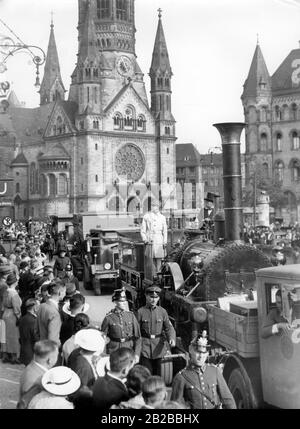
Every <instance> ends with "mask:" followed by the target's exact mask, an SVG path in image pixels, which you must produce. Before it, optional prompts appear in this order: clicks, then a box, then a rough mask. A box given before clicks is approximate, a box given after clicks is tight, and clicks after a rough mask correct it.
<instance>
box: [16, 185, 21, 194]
mask: <svg viewBox="0 0 300 429" xmlns="http://www.w3.org/2000/svg"><path fill="white" fill-rule="evenodd" d="M19 193H20V183H16V194H19Z"/></svg>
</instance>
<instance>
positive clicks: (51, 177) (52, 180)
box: [49, 174, 56, 197]
mask: <svg viewBox="0 0 300 429" xmlns="http://www.w3.org/2000/svg"><path fill="white" fill-rule="evenodd" d="M49 190H50V196H51V197H54V196H55V195H56V178H55V175H54V174H49Z"/></svg>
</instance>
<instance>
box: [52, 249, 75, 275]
mask: <svg viewBox="0 0 300 429" xmlns="http://www.w3.org/2000/svg"><path fill="white" fill-rule="evenodd" d="M67 265H71V260H70V258H69V257H68V256H66V250H64V249H61V250H60V251H59V256H57V258H56V260H55V262H54V265H53V273H54V276H55V277H59V278H60V279H63V278H64V277H65V275H66V267H67Z"/></svg>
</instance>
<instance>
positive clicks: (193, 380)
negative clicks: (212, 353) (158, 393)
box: [171, 331, 236, 409]
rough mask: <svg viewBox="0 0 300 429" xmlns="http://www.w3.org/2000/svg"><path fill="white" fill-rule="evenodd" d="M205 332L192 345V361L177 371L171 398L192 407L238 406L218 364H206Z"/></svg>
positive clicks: (190, 351)
mask: <svg viewBox="0 0 300 429" xmlns="http://www.w3.org/2000/svg"><path fill="white" fill-rule="evenodd" d="M208 347H209V346H208V345H207V337H206V331H203V333H202V335H198V336H197V337H196V338H195V339H194V340H193V341H192V342H191V344H190V347H189V355H190V363H189V364H188V366H187V367H186V368H185V369H183V370H182V371H179V372H178V374H176V376H175V378H174V380H173V384H172V394H171V401H179V402H184V401H185V402H187V403H188V404H189V406H190V407H191V408H199V409H209V408H221V405H222V407H224V408H228V409H236V404H235V401H234V399H233V396H232V394H231V392H230V390H229V388H228V386H227V384H226V381H225V380H224V377H223V375H222V373H221V371H220V370H219V368H218V367H217V366H215V365H211V364H207V363H206V360H207V358H208V350H207V348H208Z"/></svg>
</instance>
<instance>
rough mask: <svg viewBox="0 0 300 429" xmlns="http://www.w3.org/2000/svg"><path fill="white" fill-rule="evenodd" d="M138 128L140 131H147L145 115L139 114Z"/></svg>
mask: <svg viewBox="0 0 300 429" xmlns="http://www.w3.org/2000/svg"><path fill="white" fill-rule="evenodd" d="M137 129H138V131H145V130H146V119H145V117H144V115H139V116H138V118H137Z"/></svg>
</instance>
